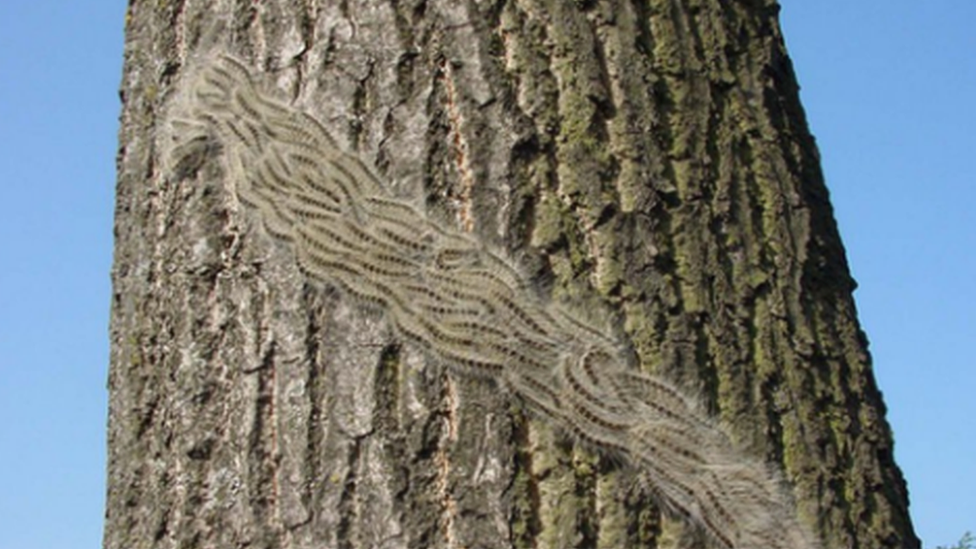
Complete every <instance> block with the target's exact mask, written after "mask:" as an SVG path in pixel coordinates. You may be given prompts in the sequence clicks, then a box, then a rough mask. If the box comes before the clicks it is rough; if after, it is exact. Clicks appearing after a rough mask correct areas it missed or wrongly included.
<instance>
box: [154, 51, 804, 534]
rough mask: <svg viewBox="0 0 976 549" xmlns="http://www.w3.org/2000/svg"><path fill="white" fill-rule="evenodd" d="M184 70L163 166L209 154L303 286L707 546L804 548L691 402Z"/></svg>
mask: <svg viewBox="0 0 976 549" xmlns="http://www.w3.org/2000/svg"><path fill="white" fill-rule="evenodd" d="M198 65H199V66H198V67H197V68H196V69H194V70H191V71H190V72H188V73H187V76H185V77H184V80H183V81H182V82H181V89H180V93H179V94H178V95H177V97H176V99H175V100H174V103H173V107H172V108H171V109H170V113H169V118H168V127H167V128H168V129H167V130H166V131H167V132H168V133H167V134H166V137H164V141H166V142H165V143H164V144H163V145H164V151H165V154H167V155H168V156H167V158H168V160H167V162H168V166H169V167H170V169H171V170H175V168H173V167H174V166H179V165H180V162H181V161H183V159H184V158H186V157H187V156H189V155H191V154H199V148H200V145H201V143H210V142H212V141H213V140H216V142H218V143H219V144H220V149H219V150H220V153H221V157H222V161H223V163H224V166H225V168H226V169H227V172H228V176H229V178H230V180H231V181H232V183H233V185H235V186H236V193H237V196H238V198H239V199H240V201H241V202H242V203H244V204H245V205H246V206H248V207H249V208H251V209H252V210H254V211H256V212H257V214H258V217H259V218H260V220H261V221H262V223H263V225H264V227H265V228H266V230H267V231H268V233H269V234H271V235H272V236H274V237H276V238H277V239H280V240H282V241H284V242H286V243H287V244H288V245H289V246H291V247H292V248H293V250H294V252H295V255H296V257H297V261H298V264H299V266H300V267H301V269H302V270H303V271H304V272H305V273H306V275H307V276H308V277H309V278H311V279H314V280H317V281H322V282H327V283H329V284H332V285H335V286H338V287H340V288H341V289H342V291H343V292H344V293H345V294H346V295H348V296H350V297H351V298H353V299H355V300H356V301H358V302H360V303H361V304H364V305H368V306H370V307H371V308H376V309H380V310H382V311H383V312H384V314H385V316H386V318H387V319H388V321H389V323H390V324H391V326H392V327H393V328H394V329H395V330H396V332H397V334H398V335H399V337H401V338H403V339H404V340H406V341H409V342H410V343H412V344H415V345H417V346H418V347H420V348H422V349H423V350H424V351H425V352H426V353H428V354H429V355H430V356H432V357H433V358H435V359H437V360H441V361H443V362H444V363H446V364H449V365H451V366H452V367H454V368H455V369H457V370H458V371H460V372H462V373H465V374H470V375H473V376H477V377H481V378H489V379H491V380H494V381H495V382H497V383H499V384H501V385H503V386H504V387H505V388H507V389H508V390H509V391H510V392H511V393H513V394H515V395H517V396H518V398H520V399H521V400H522V401H523V402H524V404H525V406H526V407H527V408H528V409H530V410H531V411H532V412H534V413H535V414H536V415H538V416H540V417H541V418H543V419H545V420H547V421H551V422H553V423H554V424H556V425H558V426H559V427H561V428H562V429H564V430H565V431H568V432H570V433H573V434H574V435H575V436H576V437H578V438H579V439H580V440H583V441H586V442H588V443H590V444H592V445H593V446H595V447H597V448H598V449H602V450H604V451H608V452H612V453H614V454H617V455H621V456H624V458H625V459H627V460H628V461H630V462H631V463H632V464H634V465H635V466H636V467H638V468H639V469H640V470H641V471H643V472H644V473H645V474H646V475H647V477H648V478H649V480H650V482H651V483H652V485H653V487H654V489H655V490H656V492H657V495H658V497H659V499H660V501H661V503H662V504H663V505H664V506H665V507H667V508H668V509H670V510H671V511H672V512H673V513H675V514H676V515H679V516H682V517H685V518H686V519H687V520H689V521H691V522H693V523H694V524H696V525H698V526H699V527H701V528H703V529H704V530H705V531H706V532H707V533H708V534H709V535H710V536H711V537H712V538H713V539H714V540H715V541H716V542H717V543H718V544H719V545H720V546H722V547H725V548H727V549H812V548H814V547H816V544H815V542H813V541H812V538H811V536H810V535H809V534H808V533H807V532H806V531H805V529H804V528H803V527H801V525H800V524H799V522H798V520H797V518H796V516H795V512H794V510H793V507H792V504H791V503H790V502H789V498H787V497H786V496H785V494H784V491H783V489H782V487H781V486H780V483H779V482H778V480H777V479H776V476H775V474H773V473H772V472H771V471H770V469H769V468H767V467H766V466H765V465H764V464H763V463H761V462H759V461H756V460H754V459H751V458H748V457H746V456H744V455H743V454H741V453H739V452H737V451H736V450H735V449H734V448H733V446H732V444H731V443H730V441H729V438H728V436H727V435H726V434H725V433H724V432H723V431H722V430H721V429H720V428H719V427H718V426H717V425H716V424H715V422H713V421H711V420H710V419H709V418H708V417H706V416H705V415H703V414H702V413H701V412H700V409H699V407H698V406H696V404H695V402H694V401H693V400H692V399H690V398H688V397H686V396H685V395H683V394H682V393H681V392H680V391H678V390H677V389H676V388H675V387H674V386H672V385H671V384H669V383H668V382H666V381H664V380H662V379H659V378H657V377H653V376H650V375H647V374H643V373H640V372H636V371H633V370H631V369H628V368H627V367H626V366H625V361H624V360H623V358H622V357H621V355H620V352H619V350H618V349H617V347H616V346H615V344H614V343H613V340H612V338H611V337H610V336H608V335H605V334H604V333H603V330H601V329H599V328H597V327H594V326H589V325H587V324H585V323H582V322H580V321H579V320H578V319H575V318H573V317H572V315H570V314H569V313H568V312H567V311H565V310H563V309H562V308H561V307H560V306H559V305H557V304H553V303H545V302H543V301H541V300H540V299H539V298H538V297H537V296H536V295H535V294H534V293H533V292H531V291H529V290H528V288H529V287H530V286H531V285H530V284H529V283H528V281H527V280H525V278H524V277H523V276H522V275H521V274H520V273H519V272H518V270H517V269H515V268H513V267H512V263H511V262H510V261H509V260H508V259H507V258H505V257H503V256H501V255H499V254H497V253H495V252H493V251H490V250H488V249H487V248H486V247H485V246H484V245H482V243H480V242H479V241H478V240H477V239H475V238H474V237H472V236H469V235H467V234H464V233H462V232H460V231H458V230H455V229H453V228H450V227H447V226H445V225H444V224H441V223H439V222H437V221H435V220H433V219H430V218H428V217H427V216H426V215H425V214H424V213H423V212H421V211H419V210H418V209H416V208H414V207H413V206H412V205H411V204H410V203H408V202H406V201H404V200H401V199H398V198H396V197H395V196H394V195H393V194H392V192H391V191H390V190H389V189H388V188H387V186H386V185H385V184H384V183H383V182H382V181H381V180H380V179H379V178H378V177H377V176H376V175H375V173H374V171H373V170H372V169H371V168H370V167H368V166H366V165H365V164H364V163H363V162H362V161H360V160H359V159H358V158H357V157H356V156H353V155H351V154H348V153H346V152H344V151H342V150H340V149H339V147H338V146H337V144H336V142H335V140H333V139H332V137H331V136H330V135H329V133H328V131H327V130H326V129H325V128H324V127H323V126H322V124H320V123H319V122H318V121H317V120H315V119H314V118H312V117H311V116H308V115H306V114H304V113H302V112H300V111H298V110H296V109H295V108H293V107H291V106H289V105H288V104H286V103H284V102H282V101H280V100H278V99H276V98H275V96H274V94H272V93H270V92H268V91H265V90H264V89H263V87H262V85H261V84H260V83H259V81H258V80H257V79H255V78H254V77H252V75H251V71H250V69H248V67H247V66H245V65H244V64H242V63H241V62H239V61H237V60H235V59H233V58H231V57H227V56H219V57H216V58H213V59H210V60H208V61H206V62H200V63H198ZM195 151H196V152H195Z"/></svg>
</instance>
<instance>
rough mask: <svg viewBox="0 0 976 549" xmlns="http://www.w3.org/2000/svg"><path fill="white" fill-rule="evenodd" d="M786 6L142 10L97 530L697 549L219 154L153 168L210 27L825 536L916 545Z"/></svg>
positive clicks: (132, 68)
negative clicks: (431, 335)
mask: <svg viewBox="0 0 976 549" xmlns="http://www.w3.org/2000/svg"><path fill="white" fill-rule="evenodd" d="M777 11H778V7H777V6H776V5H775V3H774V2H771V1H764V0H740V1H735V2H727V1H719V0H649V1H623V0H621V1H600V0H588V1H576V2H570V1H562V0H510V1H495V2H474V1H462V2H454V1H448V0H440V1H434V0H429V1H428V0H398V1H393V0H362V1H360V0H348V1H342V2H325V1H320V0H268V1H263V2H251V1H249V0H248V1H244V0H221V1H206V2H205V1H203V0H158V1H156V0H153V1H133V2H130V6H129V13H128V16H127V19H126V21H127V23H126V25H127V28H126V50H125V51H126V54H125V55H126V59H125V69H124V75H123V82H122V93H121V95H122V102H123V112H122V127H121V132H120V152H119V160H118V163H119V166H118V168H119V179H118V188H117V210H116V256H115V266H114V271H113V283H114V299H113V303H112V327H111V334H112V364H111V373H110V379H109V387H110V420H109V445H110V448H109V479H110V480H109V486H108V508H107V521H106V529H105V546H106V548H110V549H116V548H119V549H121V548H126V549H139V548H150V547H153V548H156V547H181V548H193V547H201V548H202V547H244V546H249V547H267V548H272V547H280V548H297V547H334V548H343V549H345V548H349V549H356V548H366V547H416V548H438V547H489V548H490V547H498V548H508V547H525V548H529V547H532V548H558V549H563V548H568V547H581V548H583V547H585V548H590V547H598V548H622V547H635V548H636V547H693V546H694V547H697V546H700V545H699V544H700V543H701V540H700V539H699V537H698V534H696V533H695V532H692V531H688V530H687V529H684V528H682V527H681V525H680V524H679V523H678V522H676V521H673V520H670V519H666V518H662V517H661V515H660V513H659V512H658V510H657V508H656V507H655V506H654V505H653V503H652V501H653V500H652V498H651V495H650V493H649V491H648V489H647V488H646V486H644V485H643V484H642V483H641V482H640V475H639V474H637V473H635V471H633V470H632V469H630V468H628V467H626V466H621V464H620V462H619V461H618V460H617V459H616V457H615V456H601V455H600V454H599V453H598V452H595V451H594V449H592V448H585V447H576V446H574V445H573V443H572V441H568V440H566V439H565V438H563V437H562V436H561V435H560V433H558V432H554V431H553V430H552V429H551V427H550V426H548V425H545V424H542V423H539V422H537V421H535V420H533V419H531V418H527V417H525V415H524V413H523V411H522V410H521V409H520V407H519V405H518V403H517V402H514V401H512V400H511V399H510V398H508V397H507V395H505V394H503V393H502V392H500V391H499V390H498V386H497V385H494V384H492V383H491V382H489V381H485V380H472V379H465V378H460V377H458V376H457V375H456V374H454V373H452V372H450V371H449V370H445V369H444V368H442V367H441V366H440V365H436V364H430V363H428V362H427V361H426V359H425V358H424V357H423V356H421V355H418V354H417V353H416V351H415V350H413V349H410V348H409V347H401V346H400V345H399V344H398V342H397V341H395V340H394V339H393V338H392V336H391V334H390V331H389V329H388V328H387V327H386V326H385V325H384V323H383V321H382V318H381V317H380V316H378V315H376V314H374V313H370V312H368V311H362V310H359V309H357V308H356V307H355V306H354V305H353V304H351V303H349V302H348V301H347V300H346V299H345V298H344V297H343V296H341V295H339V294H337V293H336V292H334V291H332V290H330V289H329V288H321V287H316V286H311V285H309V284H308V282H307V281H306V280H305V279H303V277H302V276H301V275H300V273H299V272H298V270H297V268H296V266H295V263H294V260H293V258H292V257H291V256H290V255H289V251H288V250H287V249H286V248H285V247H282V246H280V245H278V244H276V243H274V242H272V241H270V240H269V239H268V238H267V236H265V235H264V234H263V233H262V231H260V230H259V229H257V228H255V226H254V224H253V221H252V219H251V218H250V217H249V216H248V215H247V213H246V212H245V211H243V210H242V209H241V208H240V207H239V205H238V204H237V203H236V201H235V200H234V199H233V197H232V196H231V195H230V191H229V188H230V187H229V186H228V182H227V181H226V177H225V174H224V173H223V171H222V169H221V167H220V164H219V162H217V161H215V160H214V159H212V158H211V159H203V160H202V162H201V164H200V165H199V166H197V167H196V168H195V169H194V170H193V171H192V173H187V174H181V175H182V176H185V177H176V176H175V174H171V173H163V172H162V170H161V169H160V168H159V165H160V158H159V154H160V151H159V148H158V146H157V145H158V143H157V142H156V140H155V137H154V136H155V135H156V128H157V127H158V126H159V125H160V124H161V123H162V120H163V116H164V107H165V105H166V102H167V100H168V99H169V98H170V97H171V95H172V93H173V91H174V89H175V86H176V85H177V83H178V81H179V77H180V75H181V73H182V71H183V70H184V68H185V67H186V65H187V63H188V61H189V60H190V59H192V58H193V57H194V56H196V55H201V54H206V53H207V51H208V50H210V49H211V48H212V47H213V46H214V45H215V44H217V45H219V47H220V48H223V49H225V50H226V51H228V52H231V53H233V54H235V55H238V56H240V57H241V58H244V59H246V60H247V61H248V62H251V63H253V64H254V65H255V66H256V67H260V68H261V69H262V70H263V71H266V72H267V73H268V74H270V75H271V77H272V79H273V80H274V81H275V82H276V83H277V84H278V86H279V87H280V88H281V89H282V90H283V93H285V94H288V96H289V97H290V98H291V99H292V101H293V102H294V103H295V104H296V105H298V106H299V107H300V108H302V109H305V110H307V111H309V112H310V113H312V114H314V115H316V116H317V117H319V118H320V119H321V120H323V122H325V123H326V124H327V125H328V127H329V128H330V129H331V130H332V132H333V133H334V135H335V136H336V137H337V138H338V139H339V140H340V141H341V142H342V143H343V145H344V146H346V147H348V148H349V149H350V150H355V151H358V152H359V153H360V154H361V155H362V156H363V157H364V158H365V159H366V160H368V161H369V162H372V163H374V164H375V165H376V166H377V167H378V169H379V170H380V171H381V172H382V173H383V174H384V176H385V177H386V179H387V180H389V181H390V182H391V184H392V185H393V186H394V188H395V190H396V192H397V193H398V194H400V195H401V196H412V197H416V198H417V201H418V204H422V205H423V207H425V208H426V209H427V210H428V211H429V212H432V213H433V215H436V216H438V217H440V218H441V219H443V220H444V221H445V222H447V223H453V224H455V225H456V226H457V227H459V228H462V229H465V230H471V231H474V232H475V233H477V234H478V235H479V236H480V237H481V238H483V239H485V240H486V241H487V242H489V243H490V244H491V245H492V246H495V247H497V248H499V249H507V250H508V251H509V252H510V253H511V254H512V255H513V256H514V257H517V258H519V260H520V262H522V263H523V265H524V270H525V272H526V273H528V274H529V275H531V276H532V277H533V278H534V279H535V280H537V281H538V288H539V291H540V293H544V294H547V295H551V296H552V298H553V299H556V300H560V301H563V302H565V303H567V304H568V306H570V307H572V308H574V309H575V310H578V311H580V314H581V315H585V316H588V317H589V318H590V319H591V320H592V321H594V322H600V323H604V324H606V325H607V327H608V329H610V330H612V331H614V332H616V333H617V335H618V336H619V337H620V338H621V339H622V340H623V341H625V342H626V343H628V344H629V345H630V346H631V348H632V349H633V357H634V367H639V368H644V369H646V370H649V371H653V372H655V373H657V374H660V375H663V376H667V377H669V378H670V379H672V380H674V381H675V382H676V383H678V384H680V385H681V386H683V387H684V388H685V389H687V390H688V391H692V392H694V393H696V394H698V395H699V396H700V397H701V398H702V399H703V400H704V401H705V402H706V404H707V406H708V407H709V409H711V410H712V411H714V412H715V413H716V414H717V415H718V416H719V417H721V419H722V420H723V421H724V422H725V423H726V424H727V425H728V426H729V428H730V429H731V431H732V433H734V436H735V438H736V439H737V442H738V443H739V444H741V445H742V446H743V447H745V448H747V449H748V451H749V452H752V453H753V454H756V455H760V456H762V457H764V458H766V459H768V460H770V461H771V462H774V463H778V464H780V465H781V466H782V468H783V470H784V471H785V477H786V480H787V481H788V482H789V484H790V485H791V486H792V488H793V491H794V496H795V498H796V499H797V501H798V505H799V508H800V511H801V514H802V516H803V519H804V520H805V521H806V522H807V523H809V524H810V525H811V526H812V527H813V528H814V530H815V531H816V532H817V533H818V535H820V536H821V537H822V539H823V541H824V543H825V547H831V548H832V547H849V548H861V549H867V548H871V549H874V548H881V547H890V548H899V549H901V548H909V547H917V546H918V540H917V538H916V537H915V535H914V533H913V530H912V525H911V522H910V519H909V516H908V513H907V493H906V489H905V483H904V481H903V479H902V477H901V473H900V471H899V469H898V467H897V466H896V465H895V463H894V461H893V457H892V435H891V432H890V429H889V427H888V424H887V423H886V421H885V417H884V415H885V410H884V405H883V403H882V401H881V397H880V394H879V392H878V390H877V388H876V386H875V382H874V379H873V377H872V373H871V365H870V357H869V355H868V353H867V350H866V347H867V344H866V340H865V337H864V335H863V334H862V332H861V330H860V328H859V325H858V322H857V318H856V311H855V308H854V303H853V301H852V297H851V292H852V291H853V289H854V282H853V280H852V279H851V277H850V274H849V272H848V267H847V264H846V260H845V257H844V251H843V248H842V246H841V243H840V239H839V236H838V234H837V231H836V225H835V222H834V220H833V216H832V212H831V208H830V204H829V199H828V194H827V191H826V189H825V187H824V183H823V177H822V174H821V172H820V168H819V159H818V157H817V152H816V148H815V144H814V142H813V139H812V138H811V136H810V135H809V132H808V130H807V127H806V122H805V119H804V114H803V111H802V108H801V107H800V104H799V102H798V98H797V85H796V81H795V77H794V75H793V73H792V69H791V65H790V62H789V59H788V58H787V56H786V52H785V49H784V46H783V39H782V36H781V33H780V29H779V27H778V24H777ZM213 29H218V30H217V31H216V32H214V31H213ZM214 153H215V154H214V158H216V157H217V155H218V153H219V151H214Z"/></svg>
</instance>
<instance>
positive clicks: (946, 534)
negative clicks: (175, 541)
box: [0, 0, 976, 549]
mask: <svg viewBox="0 0 976 549" xmlns="http://www.w3.org/2000/svg"><path fill="white" fill-rule="evenodd" d="M783 4H784V6H783V11H782V23H783V26H784V29H785V34H786V39H787V44H788V46H789V49H790V53H791V55H792V57H793V60H794V65H795V67H796V70H797V73H798V75H799V80H800V83H801V85H802V87H803V91H802V98H803V101H804V104H805V106H806V109H807V114H808V118H809V122H810V125H811V128H812V130H813V132H814V134H815V135H816V136H817V139H818V143H819V145H820V150H821V153H822V156H823V163H824V169H825V172H826V175H827V183H828V186H829V187H830V190H831V193H832V197H833V203H834V207H835V208H836V213H837V217H838V220H839V223H840V229H841V234H842V236H843V238H844V241H845V244H846V246H847V252H848V257H849V259H850V262H851V265H852V269H853V271H854V276H855V277H856V278H857V280H858V282H859V283H860V288H859V289H858V290H857V293H856V298H857V303H858V308H859V311H860V315H861V321H862V323H863V325H864V328H865V330H866V331H867V333H868V336H869V338H870V340H871V350H872V353H873V355H874V361H875V373H876V375H877V378H878V381H879V384H880V386H881V389H882V390H883V391H884V394H885V399H886V402H887V405H888V408H889V414H888V418H889V420H890V421H891V423H892V425H893V427H894V430H895V440H896V457H897V459H898V462H899V464H900V465H901V466H902V468H903V470H904V472H905V475H906V477H907V479H908V482H909V489H910V491H911V497H912V507H911V510H912V515H913V517H914V519H915V525H916V528H917V529H918V531H919V534H920V535H921V536H922V538H923V540H924V541H925V546H926V547H935V546H936V545H947V544H950V543H954V542H955V541H957V540H958V539H959V538H960V536H961V535H962V533H963V532H965V531H966V530H974V531H976V506H974V501H976V427H974V425H976V423H974V418H976V391H974V387H976V368H974V367H973V366H974V364H973V359H972V356H973V350H972V345H973V343H974V342H976V307H974V304H976V289H974V287H976V284H974V282H976V254H974V239H976V221H974V219H976V213H974V204H976V185H974V183H976V181H974V177H973V174H974V169H973V163H972V160H973V158H974V157H976V138H974V135H976V107H974V104H973V98H976V32H973V23H974V21H976V2H973V1H972V0H936V1H930V2H919V1H917V0H885V1H884V2H882V1H880V0H876V1H851V0H783ZM124 11H125V3H124V2H122V1H111V2H109V1H104V0H103V1H100V2H77V1H69V0H47V1H43V2H40V1H38V2H32V1H28V0H5V1H2V2H0V145H2V146H0V252H2V254H0V258H2V261H3V268H2V269H0V549H73V548H82V547H97V546H99V545H100V543H101V527H102V517H103V512H104V511H103V503H104V485H105V473H104V468H105V434H104V431H105V421H106V406H107V393H106V390H105V383H106V375H107V364H108V328H107V326H108V309H109V298H110V285H109V269H110V265H111V249H112V208H113V200H114V199H113V193H114V180H115V172H114V170H115V167H114V161H115V151H116V132H117V130H118V128H117V118H118V113H119V103H118V95H117V88H118V83H119V81H120V76H121V60H122V24H123V19H124Z"/></svg>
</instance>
